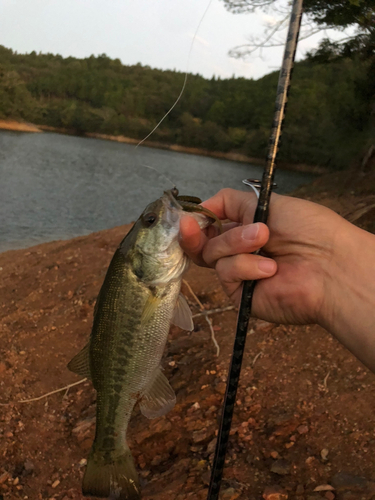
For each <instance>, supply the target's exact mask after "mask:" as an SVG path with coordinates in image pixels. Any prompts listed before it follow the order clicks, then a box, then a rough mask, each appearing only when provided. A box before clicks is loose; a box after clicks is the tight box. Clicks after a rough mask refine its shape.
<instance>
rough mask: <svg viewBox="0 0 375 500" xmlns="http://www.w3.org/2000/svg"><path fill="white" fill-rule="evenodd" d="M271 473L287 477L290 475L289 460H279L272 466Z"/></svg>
mask: <svg viewBox="0 0 375 500" xmlns="http://www.w3.org/2000/svg"><path fill="white" fill-rule="evenodd" d="M271 472H274V473H275V474H278V475H279V476H286V475H287V474H290V463H289V462H288V460H284V459H282V458H281V459H279V460H276V461H275V462H274V463H273V464H272V466H271Z"/></svg>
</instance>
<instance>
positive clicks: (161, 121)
mask: <svg viewBox="0 0 375 500" xmlns="http://www.w3.org/2000/svg"><path fill="white" fill-rule="evenodd" d="M212 2H213V0H209V2H208V4H207V7H206V9H205V11H204V12H203V15H202V16H201V18H200V21H199V23H198V26H197V28H196V30H195V33H194V36H193V39H192V41H191V44H190V49H189V53H188V58H187V63H186V71H185V77H184V81H183V84H182V87H181V91H180V93H179V95H178V97H177V99H176V100H175V102H174V103H173V104H172V106H171V107H170V108H169V110H168V111H167V112H166V113H165V115H164V116H163V117H162V118H161V120H159V122H158V123H157V124H156V125H155V127H154V128H153V129H152V130H151V132H149V133H148V134H147V135H146V137H144V138H143V139H142V140H141V141H139V143H138V144H137V145H136V147H135V150H134V151H135V154H136V155H137V161H138V164H139V165H140V166H142V167H145V168H150V169H151V170H155V171H156V172H157V173H158V174H159V175H161V176H163V177H165V178H166V179H167V180H168V182H170V183H171V184H172V185H173V186H174V187H175V186H176V184H175V183H174V182H172V181H171V179H170V178H169V177H167V175H165V174H163V173H161V172H159V170H158V169H157V168H155V167H152V166H151V165H146V164H144V163H140V162H139V157H138V151H137V150H138V147H139V146H141V145H142V144H143V143H144V142H145V141H147V139H148V138H149V137H151V135H152V134H153V133H154V132H155V130H157V129H158V128H159V127H160V125H161V124H162V123H163V121H164V120H165V119H166V118H167V116H168V115H169V114H170V113H171V112H172V111H173V110H174V108H175V107H176V106H177V104H178V103H179V101H180V99H181V97H182V95H183V93H184V91H185V87H186V83H187V80H188V72H189V67H190V59H191V54H192V51H193V47H194V42H195V40H196V38H197V35H198V32H199V29H200V27H201V25H202V22H203V21H204V18H205V17H206V14H207V12H208V10H209V8H210V7H211V4H212Z"/></svg>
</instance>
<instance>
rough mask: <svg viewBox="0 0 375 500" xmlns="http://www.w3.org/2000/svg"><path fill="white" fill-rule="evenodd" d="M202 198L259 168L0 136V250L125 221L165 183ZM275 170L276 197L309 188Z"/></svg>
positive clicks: (304, 178)
mask: <svg viewBox="0 0 375 500" xmlns="http://www.w3.org/2000/svg"><path fill="white" fill-rule="evenodd" d="M142 165H149V166H152V167H154V168H156V169H157V170H158V171H159V172H160V173H164V174H166V175H167V176H168V177H169V178H170V179H171V180H172V181H173V183H175V184H176V186H177V187H178V189H179V190H180V193H181V194H190V195H194V196H199V197H200V198H202V199H205V198H208V197H209V196H211V195H213V194H214V193H216V192H217V191H218V190H219V189H221V188H223V187H232V188H236V189H240V190H244V191H246V190H248V189H249V188H246V186H244V185H243V184H242V183H241V181H242V179H244V178H246V177H253V178H261V175H262V172H263V168H262V167H259V166H256V165H249V164H245V163H237V162H232V161H226V160H219V159H215V158H208V157H202V156H196V155H188V154H183V153H176V152H172V151H166V150H158V149H151V148H145V147H144V148H138V149H137V150H135V147H134V146H133V145H129V144H122V143H116V142H111V141H103V140H99V139H90V138H83V137H72V136H66V135H61V134H49V133H48V134H47V133H43V134H29V133H22V132H21V133H20V132H8V131H0V251H5V250H8V249H14V248H25V247H28V246H31V245H35V244H37V243H41V242H44V241H51V240H56V239H67V238H71V237H74V236H79V235H83V234H88V233H90V232H93V231H98V230H100V229H105V228H110V227H113V226H117V225H120V224H125V223H128V222H131V221H133V220H135V219H137V218H138V216H139V215H140V213H141V212H142V211H143V209H144V208H145V206H146V205H147V204H148V203H150V202H151V201H153V200H154V199H156V198H158V197H160V196H161V194H162V192H163V190H165V189H169V188H171V187H172V186H171V183H170V182H168V180H166V179H165V178H164V177H163V176H161V175H159V174H157V173H156V172H155V171H154V170H151V169H148V168H146V167H144V166H142ZM313 178H314V177H313V176H312V175H310V174H305V173H297V172H290V171H285V170H284V171H283V170H279V171H278V172H277V183H278V186H279V187H278V190H277V191H278V192H279V193H287V192H290V191H292V190H293V189H295V188H297V187H298V186H300V185H301V184H305V183H307V182H310V181H311V180H312V179H313Z"/></svg>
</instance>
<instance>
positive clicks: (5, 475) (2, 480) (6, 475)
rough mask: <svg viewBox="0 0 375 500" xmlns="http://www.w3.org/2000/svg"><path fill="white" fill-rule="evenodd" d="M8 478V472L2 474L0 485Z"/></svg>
mask: <svg viewBox="0 0 375 500" xmlns="http://www.w3.org/2000/svg"><path fill="white" fill-rule="evenodd" d="M10 477H11V475H10V474H9V472H3V474H1V476H0V484H3V483H5V481H7V480H8V479H9V478H10Z"/></svg>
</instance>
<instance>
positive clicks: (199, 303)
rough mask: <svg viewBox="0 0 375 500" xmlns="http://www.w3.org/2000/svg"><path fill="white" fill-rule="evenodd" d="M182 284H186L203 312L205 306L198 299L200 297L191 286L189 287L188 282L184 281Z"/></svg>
mask: <svg viewBox="0 0 375 500" xmlns="http://www.w3.org/2000/svg"><path fill="white" fill-rule="evenodd" d="M182 282H183V283H184V285H186V286H187V287H188V289H189V292H190V293H191V294H192V296H193V297H194V299H195V301H196V302H197V304H198V305H199V307H200V308H201V309H202V311H204V305H203V304H202V302H201V301H200V300H199V299H198V297H197V296H196V295H195V293H194V292H193V289H192V288H191V286H190V285H189V283H188V282H187V281H186V280H182Z"/></svg>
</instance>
